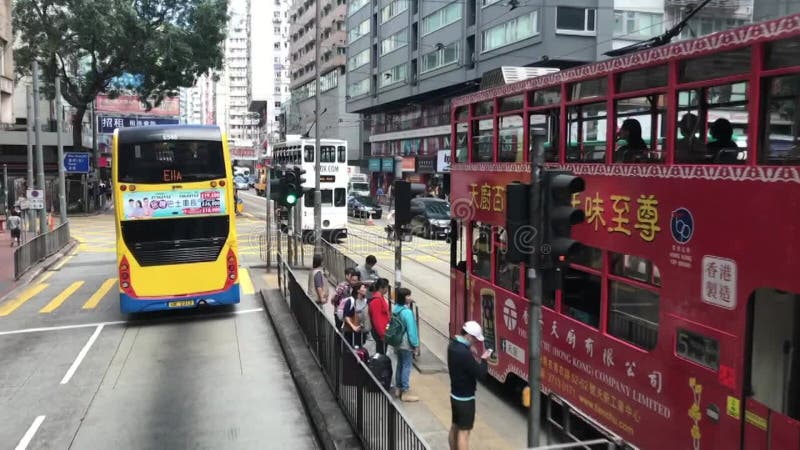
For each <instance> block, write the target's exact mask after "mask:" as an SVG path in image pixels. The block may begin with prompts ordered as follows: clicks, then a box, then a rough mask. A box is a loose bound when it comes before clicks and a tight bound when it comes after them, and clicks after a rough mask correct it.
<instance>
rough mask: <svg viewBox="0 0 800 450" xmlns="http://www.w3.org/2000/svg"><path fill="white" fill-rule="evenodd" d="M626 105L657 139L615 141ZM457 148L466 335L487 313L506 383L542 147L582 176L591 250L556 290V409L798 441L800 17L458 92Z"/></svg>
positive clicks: (703, 440)
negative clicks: (522, 228) (526, 207)
mask: <svg viewBox="0 0 800 450" xmlns="http://www.w3.org/2000/svg"><path fill="white" fill-rule="evenodd" d="M734 117H735V118H736V120H735V121H734V120H733V118H734ZM631 119H632V120H635V121H637V122H639V125H640V128H641V129H642V130H645V131H644V133H643V134H645V136H642V138H643V139H642V140H644V141H646V144H645V145H644V147H643V146H642V145H641V143H640V144H639V146H638V148H634V147H636V145H634V144H633V143H635V141H637V139H633V138H631V135H630V134H628V136H627V137H629V138H631V139H628V140H626V143H625V144H623V143H622V142H617V131H618V130H619V128H620V127H621V126H622V124H623V122H625V121H627V120H631ZM719 119H724V120H723V121H720V120H719ZM726 122H727V123H726ZM645 125H646V126H645ZM634 128H635V127H634ZM731 141H732V142H731ZM451 142H465V143H466V145H465V146H464V147H463V148H455V149H453V152H454V154H455V155H457V156H456V157H457V161H456V162H455V163H454V164H453V165H452V167H451V178H452V181H451V187H452V188H451V189H452V195H451V202H452V213H453V215H454V216H455V217H456V218H457V221H456V223H457V225H458V226H460V229H461V236H463V238H462V239H460V240H459V242H458V243H456V244H454V245H453V246H452V248H453V255H452V258H451V260H452V266H453V267H452V277H451V279H452V284H451V288H452V292H451V318H450V326H451V332H453V333H455V332H457V331H458V329H459V327H460V326H461V324H463V323H464V321H466V320H476V321H478V322H479V323H482V324H483V326H484V330H485V331H484V334H485V336H486V345H487V346H489V347H493V348H495V349H496V351H495V354H494V355H493V357H492V359H491V360H490V373H491V375H492V376H493V377H495V378H497V379H498V380H501V381H502V380H509V379H511V380H513V381H515V382H518V383H523V382H524V380H526V379H527V376H528V371H527V360H528V356H529V355H528V351H529V346H528V341H527V333H526V329H527V324H528V314H527V306H528V301H527V300H526V298H527V288H528V286H529V285H530V284H531V283H530V280H528V279H527V273H528V272H527V270H526V267H524V264H522V265H516V264H510V263H508V262H507V261H506V260H505V252H504V249H505V248H506V245H507V242H509V239H512V238H514V237H510V236H506V233H505V231H504V229H503V227H504V226H505V211H506V208H509V207H513V205H506V204H505V188H506V185H508V184H509V183H511V182H513V181H521V182H529V181H530V172H531V170H530V164H529V161H530V158H531V156H530V155H531V152H532V151H538V149H539V148H541V149H542V151H543V153H544V154H545V157H546V166H548V167H551V168H558V169H562V170H568V171H572V172H574V173H575V174H577V175H579V176H581V177H583V178H584V180H585V183H586V190H585V191H584V192H582V193H579V194H577V195H575V196H574V201H573V204H574V205H575V206H580V207H581V208H582V209H583V210H584V211H585V214H586V220H585V222H584V223H583V224H580V225H578V226H575V227H573V236H574V237H575V238H576V239H578V240H579V241H580V242H581V243H582V244H583V248H582V250H581V251H580V252H579V254H578V255H577V256H576V257H575V258H574V259H572V260H571V261H569V263H570V264H569V265H568V267H567V268H565V269H563V270H562V271H561V272H560V273H559V274H558V277H557V278H558V279H557V280H551V281H550V282H548V286H551V287H552V288H551V289H547V290H546V291H545V293H544V297H543V303H544V307H543V312H542V316H543V321H542V330H541V331H542V346H541V351H542V353H541V354H542V357H541V367H542V375H543V378H542V380H543V389H542V396H541V397H539V396H534V400H539V399H541V400H542V404H541V406H543V407H546V416H545V417H547V419H548V420H549V421H550V423H551V424H554V425H555V426H556V427H559V428H561V429H563V430H564V431H565V432H566V433H567V434H570V435H572V436H575V437H579V438H580V437H583V436H585V435H586V433H585V432H586V430H587V424H591V426H592V429H594V430H601V431H602V432H603V433H605V434H607V435H609V436H613V437H616V438H619V439H621V440H622V441H624V442H625V443H626V444H625V445H627V446H629V447H636V448H642V449H693V450H698V449H721V450H723V449H724V450H730V449H787V450H788V449H793V450H797V449H800V296H799V294H800V276H798V269H799V268H800V251H798V249H800V170H799V169H800V167H798V166H800V15H792V16H787V17H783V18H780V19H777V20H773V21H769V22H765V23H759V24H755V25H752V26H747V27H744V28H740V29H735V30H731V31H725V32H721V33H716V34H712V35H709V36H705V37H702V38H699V39H696V40H690V41H683V42H679V43H675V44H672V45H668V46H664V47H659V48H654V49H650V50H646V51H642V52H638V53H633V54H629V55H626V56H622V57H619V58H615V59H610V60H607V61H602V62H598V63H595V64H590V65H586V66H581V67H576V68H573V69H569V70H564V71H561V72H558V73H554V74H550V75H546V76H542V77H538V78H532V79H527V80H523V81H520V82H517V83H515V84H510V85H506V86H500V87H496V88H492V89H487V90H484V91H481V92H477V93H474V94H471V95H467V96H464V97H461V98H458V99H456V100H454V102H453V109H452V139H451ZM629 144H630V145H629ZM630 150H636V151H635V152H632V153H630V154H629V155H628V156H625V155H620V154H619V153H620V152H627V151H630ZM539 406H540V405H536V407H539Z"/></svg>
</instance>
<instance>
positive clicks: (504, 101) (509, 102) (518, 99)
mask: <svg viewBox="0 0 800 450" xmlns="http://www.w3.org/2000/svg"><path fill="white" fill-rule="evenodd" d="M524 100H525V97H523V96H522V95H515V96H513V97H505V98H501V99H500V112H506V111H517V110H520V109H522V104H523V101H524Z"/></svg>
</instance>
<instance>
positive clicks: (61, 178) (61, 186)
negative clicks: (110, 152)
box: [56, 77, 67, 224]
mask: <svg viewBox="0 0 800 450" xmlns="http://www.w3.org/2000/svg"><path fill="white" fill-rule="evenodd" d="M61 112H62V111H61V77H56V128H58V130H56V146H57V147H58V213H59V217H60V218H61V224H65V223H67V193H66V192H67V182H66V175H65V174H64V144H63V143H62V142H61V126H62V120H61Z"/></svg>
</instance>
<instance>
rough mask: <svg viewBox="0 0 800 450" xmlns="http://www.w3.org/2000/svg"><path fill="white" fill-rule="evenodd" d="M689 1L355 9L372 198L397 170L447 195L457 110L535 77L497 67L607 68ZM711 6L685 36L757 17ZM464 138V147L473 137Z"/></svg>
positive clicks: (679, 15) (480, 0) (728, 5)
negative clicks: (610, 59)
mask: <svg viewBox="0 0 800 450" xmlns="http://www.w3.org/2000/svg"><path fill="white" fill-rule="evenodd" d="M689 3H690V2H689V1H688V0H564V1H559V2H546V1H544V0H528V1H521V0H508V1H501V0H466V1H459V0H456V1H452V2H451V1H447V0H444V1H425V0H378V1H376V2H371V1H368V0H353V1H352V2H350V4H349V10H348V12H347V14H348V15H347V30H348V46H347V69H346V78H347V89H346V94H345V95H346V97H345V99H346V105H347V111H349V112H355V113H359V114H360V115H361V124H362V142H361V145H362V147H363V148H364V158H363V162H362V166H363V168H364V170H365V171H366V172H369V173H372V186H373V190H376V189H377V186H378V185H382V186H383V187H384V189H386V188H387V187H388V185H389V184H390V183H391V182H392V180H393V179H394V173H395V172H399V173H402V174H403V177H404V178H406V179H408V180H410V181H413V182H422V183H427V184H428V185H429V186H431V187H437V186H440V189H439V191H440V192H447V191H448V190H449V185H448V175H447V172H448V171H449V157H450V152H451V149H452V148H457V147H458V146H459V145H460V143H459V142H450V127H449V123H450V116H449V113H450V100H451V99H452V98H453V97H455V96H459V95H463V94H466V93H469V92H472V91H476V90H478V89H480V87H481V82H482V79H483V78H484V76H485V75H489V74H492V76H490V77H486V78H491V79H495V83H498V82H499V83H502V82H504V80H506V81H505V82H512V81H514V80H516V79H519V78H516V76H524V77H526V76H535V75H536V72H535V71H533V72H532V71H528V70H520V71H516V73H517V75H515V76H512V77H510V78H508V75H509V74H511V75H513V74H514V73H515V71H513V70H511V71H506V72H505V74H506V78H504V77H503V76H501V75H502V74H503V72H502V71H501V68H504V67H522V66H524V67H542V68H552V69H559V70H560V69H565V68H569V67H573V66H575V65H580V64H585V63H588V62H592V61H596V60H598V59H602V58H605V56H604V53H605V52H607V51H609V50H612V49H616V48H621V47H624V46H627V45H630V44H633V43H636V42H639V41H643V40H646V39H649V38H652V37H654V36H658V35H660V34H661V33H663V32H664V31H665V30H666V29H668V28H670V27H671V26H673V25H674V24H675V23H677V22H678V21H680V20H682V19H683V17H685V14H686V12H687V11H688V10H689V9H690V5H689ZM691 3H693V4H696V3H697V2H691ZM711 3H712V4H715V5H712V7H711V8H710V9H708V10H704V11H702V12H701V14H698V15H697V16H696V17H695V18H694V19H693V20H692V21H691V22H690V27H687V29H686V30H684V34H683V35H685V36H686V37H690V35H691V34H692V33H694V35H699V34H706V33H710V32H714V31H719V29H724V28H729V27H732V26H737V25H739V24H740V23H744V22H747V21H750V20H752V19H753V0H718V1H712V2H711ZM687 8H689V9H687ZM709 19H711V20H712V22H709ZM683 35H682V37H683ZM483 82H486V80H483ZM509 126H515V125H514V124H510V125H509ZM501 128H502V125H501ZM457 136H458V138H459V139H462V138H463V139H465V138H466V130H465V133H463V134H460V133H459V134H458V135H457ZM461 145H464V143H461ZM400 158H402V159H400ZM396 164H400V165H401V167H399V168H396V167H395V165H396Z"/></svg>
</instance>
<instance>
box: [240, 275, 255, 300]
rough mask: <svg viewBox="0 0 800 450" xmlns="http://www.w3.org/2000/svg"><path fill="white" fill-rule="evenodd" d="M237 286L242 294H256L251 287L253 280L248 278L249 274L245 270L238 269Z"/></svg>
mask: <svg viewBox="0 0 800 450" xmlns="http://www.w3.org/2000/svg"><path fill="white" fill-rule="evenodd" d="M239 285H240V286H241V288H242V293H243V294H255V293H256V288H255V287H254V286H253V280H252V279H251V278H250V272H248V271H247V269H239Z"/></svg>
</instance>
